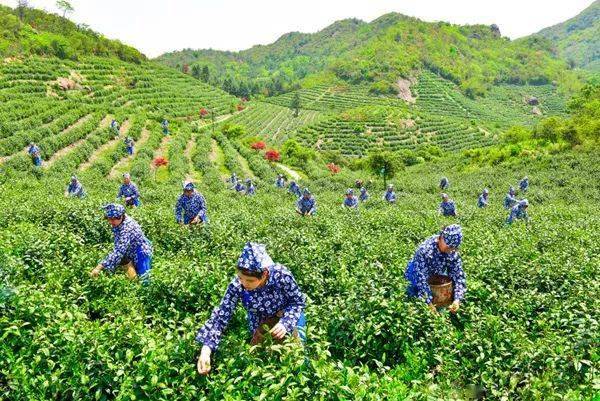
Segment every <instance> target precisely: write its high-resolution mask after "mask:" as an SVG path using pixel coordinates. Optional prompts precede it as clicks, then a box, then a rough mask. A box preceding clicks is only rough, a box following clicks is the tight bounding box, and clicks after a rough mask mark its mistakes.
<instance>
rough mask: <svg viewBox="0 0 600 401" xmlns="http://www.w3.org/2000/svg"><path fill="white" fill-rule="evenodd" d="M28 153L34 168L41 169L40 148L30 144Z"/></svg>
mask: <svg viewBox="0 0 600 401" xmlns="http://www.w3.org/2000/svg"><path fill="white" fill-rule="evenodd" d="M27 153H29V156H30V157H31V160H32V161H33V165H34V166H36V167H40V166H41V165H42V156H41V151H40V148H39V146H37V145H36V144H35V143H33V142H31V143H30V144H29V149H27Z"/></svg>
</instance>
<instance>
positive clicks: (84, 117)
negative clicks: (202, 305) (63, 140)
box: [0, 114, 92, 165]
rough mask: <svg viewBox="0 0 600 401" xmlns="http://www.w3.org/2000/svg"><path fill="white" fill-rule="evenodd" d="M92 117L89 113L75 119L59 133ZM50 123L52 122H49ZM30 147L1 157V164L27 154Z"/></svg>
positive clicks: (63, 132) (67, 130)
mask: <svg viewBox="0 0 600 401" xmlns="http://www.w3.org/2000/svg"><path fill="white" fill-rule="evenodd" d="M90 118H92V115H91V114H87V115H85V116H83V117H81V118H80V119H79V120H77V121H75V122H74V123H73V124H71V125H69V126H68V127H67V128H65V129H64V130H62V131H61V132H60V133H59V134H58V135H60V134H67V133H69V132H71V131H72V130H74V129H75V128H78V127H80V126H81V125H83V124H85V122H86V121H87V120H89V119H90ZM48 124H50V123H48ZM48 124H44V125H43V126H46V125H48ZM43 126H42V127H43ZM28 148H29V145H27V146H25V147H24V148H23V149H22V150H20V151H18V152H17V153H13V154H12V155H7V156H2V157H0V165H1V164H4V163H6V162H7V161H9V160H10V159H12V158H13V157H16V156H20V155H26V154H27V149H28Z"/></svg>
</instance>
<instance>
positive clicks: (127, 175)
mask: <svg viewBox="0 0 600 401" xmlns="http://www.w3.org/2000/svg"><path fill="white" fill-rule="evenodd" d="M125 178H131V174H129V173H125V174H123V179H125Z"/></svg>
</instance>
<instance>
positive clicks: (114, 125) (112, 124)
mask: <svg viewBox="0 0 600 401" xmlns="http://www.w3.org/2000/svg"><path fill="white" fill-rule="evenodd" d="M110 129H111V130H112V132H113V134H114V135H115V137H117V136H119V131H120V127H119V123H118V122H117V120H114V119H113V120H112V121H111V122H110Z"/></svg>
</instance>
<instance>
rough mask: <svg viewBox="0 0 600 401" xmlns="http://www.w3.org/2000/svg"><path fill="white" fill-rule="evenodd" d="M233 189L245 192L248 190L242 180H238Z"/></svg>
mask: <svg viewBox="0 0 600 401" xmlns="http://www.w3.org/2000/svg"><path fill="white" fill-rule="evenodd" d="M233 189H234V190H235V191H236V192H244V191H245V190H246V187H245V186H244V184H242V183H241V182H239V181H238V182H236V183H235V186H234V187H233Z"/></svg>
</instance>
